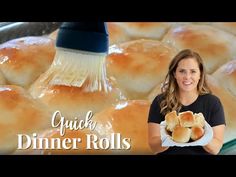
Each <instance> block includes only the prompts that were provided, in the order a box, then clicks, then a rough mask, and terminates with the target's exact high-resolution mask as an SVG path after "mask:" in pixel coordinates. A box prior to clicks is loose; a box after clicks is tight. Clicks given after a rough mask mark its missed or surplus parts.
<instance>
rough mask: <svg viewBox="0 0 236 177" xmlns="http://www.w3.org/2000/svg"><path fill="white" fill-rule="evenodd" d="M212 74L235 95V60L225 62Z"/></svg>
mask: <svg viewBox="0 0 236 177" xmlns="http://www.w3.org/2000/svg"><path fill="white" fill-rule="evenodd" d="M212 76H213V77H214V78H216V79H217V80H218V82H219V83H222V84H221V85H222V86H223V87H224V88H225V89H226V90H227V91H229V92H230V93H231V94H232V95H234V96H236V60H232V61H230V62H227V63H225V64H224V65H223V66H221V67H220V68H218V69H217V70H216V71H215V72H214V73H213V74H212Z"/></svg>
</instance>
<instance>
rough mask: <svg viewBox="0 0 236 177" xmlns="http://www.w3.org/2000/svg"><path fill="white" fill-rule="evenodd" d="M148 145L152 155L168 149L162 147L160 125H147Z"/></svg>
mask: <svg viewBox="0 0 236 177" xmlns="http://www.w3.org/2000/svg"><path fill="white" fill-rule="evenodd" d="M148 143H149V146H150V148H151V150H152V151H153V153H154V154H158V153H160V152H163V151H165V150H167V149H168V148H169V147H162V141H161V133H160V124H157V123H148Z"/></svg>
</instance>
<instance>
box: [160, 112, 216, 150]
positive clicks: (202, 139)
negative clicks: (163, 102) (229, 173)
mask: <svg viewBox="0 0 236 177" xmlns="http://www.w3.org/2000/svg"><path fill="white" fill-rule="evenodd" d="M160 126H161V139H162V146H165V147H166V146H179V147H184V146H204V145H206V144H208V143H209V142H210V141H211V139H212V138H213V131H212V128H211V126H210V125H209V124H208V123H207V122H206V121H205V118H204V116H203V114H202V113H193V112H192V111H185V112H180V113H178V114H177V113H176V111H172V112H170V113H168V114H166V116H165V121H162V122H161V124H160Z"/></svg>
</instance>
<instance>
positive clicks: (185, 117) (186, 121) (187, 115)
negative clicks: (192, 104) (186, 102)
mask: <svg viewBox="0 0 236 177" xmlns="http://www.w3.org/2000/svg"><path fill="white" fill-rule="evenodd" d="M179 123H180V126H181V127H192V126H193V125H194V124H195V118H194V116H193V112H192V111H185V112H181V113H179Z"/></svg>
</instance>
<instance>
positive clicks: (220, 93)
mask: <svg viewBox="0 0 236 177" xmlns="http://www.w3.org/2000/svg"><path fill="white" fill-rule="evenodd" d="M207 83H208V85H209V87H210V89H211V90H212V92H213V94H214V95H217V97H219V99H220V101H221V103H222V106H223V108H224V114H225V121H226V127H225V136H224V142H227V141H230V140H233V139H235V137H236V131H235V130H236V119H235V107H234V105H236V98H235V97H234V96H233V95H232V94H231V93H230V92H228V91H227V90H225V89H224V88H223V87H222V83H219V82H218V81H217V80H216V79H215V78H214V77H212V76H210V75H208V76H207ZM213 119H214V118H213Z"/></svg>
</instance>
